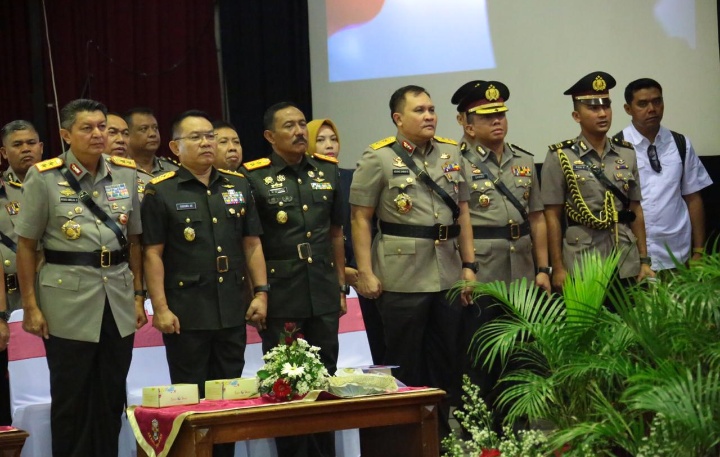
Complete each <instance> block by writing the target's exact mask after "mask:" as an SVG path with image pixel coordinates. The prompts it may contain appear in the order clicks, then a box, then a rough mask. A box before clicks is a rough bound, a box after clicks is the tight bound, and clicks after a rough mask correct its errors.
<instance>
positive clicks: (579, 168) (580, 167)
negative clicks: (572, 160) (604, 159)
mask: <svg viewBox="0 0 720 457" xmlns="http://www.w3.org/2000/svg"><path fill="white" fill-rule="evenodd" d="M587 169H588V167H587V165H573V170H587Z"/></svg>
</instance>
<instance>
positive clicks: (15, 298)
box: [0, 120, 43, 425]
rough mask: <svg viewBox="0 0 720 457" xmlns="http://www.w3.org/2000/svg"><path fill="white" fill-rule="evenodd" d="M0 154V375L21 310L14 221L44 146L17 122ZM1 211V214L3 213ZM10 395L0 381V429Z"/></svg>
mask: <svg viewBox="0 0 720 457" xmlns="http://www.w3.org/2000/svg"><path fill="white" fill-rule="evenodd" d="M0 141H2V147H0V154H2V157H3V159H4V160H6V161H7V163H8V168H7V170H5V172H4V173H3V175H2V180H0V273H2V272H3V271H4V274H3V275H0V282H3V281H4V283H3V284H0V287H4V288H5V293H4V294H1V295H0V373H6V372H7V363H8V359H7V352H6V351H5V348H6V346H7V342H8V339H9V337H10V329H9V328H8V326H7V321H8V319H9V318H10V313H11V312H12V311H14V310H16V309H20V308H21V307H22V303H21V301H20V290H19V289H18V280H17V267H16V264H15V252H16V251H17V235H16V234H15V220H16V219H17V216H18V214H20V206H21V204H22V182H23V180H25V174H26V173H27V171H28V170H29V169H30V167H32V166H33V165H35V164H36V163H37V162H39V161H40V158H41V157H42V150H43V144H42V143H41V142H40V138H39V137H38V133H37V130H35V127H34V126H33V125H32V124H31V123H29V122H28V121H23V120H17V121H12V122H10V123H9V124H7V125H5V126H4V127H3V128H2V130H0ZM3 209H4V210H3ZM11 422H12V418H11V417H10V392H9V385H8V379H7V376H3V377H2V378H0V425H10V423H11Z"/></svg>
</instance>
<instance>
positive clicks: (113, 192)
mask: <svg viewBox="0 0 720 457" xmlns="http://www.w3.org/2000/svg"><path fill="white" fill-rule="evenodd" d="M105 195H107V199H108V200H110V201H113V200H124V199H126V198H130V192H128V188H127V186H125V183H124V182H123V183H120V184H113V185H111V186H105Z"/></svg>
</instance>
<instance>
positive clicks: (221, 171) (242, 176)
mask: <svg viewBox="0 0 720 457" xmlns="http://www.w3.org/2000/svg"><path fill="white" fill-rule="evenodd" d="M218 171H219V172H220V173H224V174H226V175H232V176H237V177H239V178H244V177H245V175H244V174H242V173H238V172H237V171H232V170H225V169H224V168H222V169H221V168H218Z"/></svg>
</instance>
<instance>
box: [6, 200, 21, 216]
mask: <svg viewBox="0 0 720 457" xmlns="http://www.w3.org/2000/svg"><path fill="white" fill-rule="evenodd" d="M5 209H6V210H7V212H8V214H9V215H11V216H15V215H16V214H18V213H19V212H20V203H19V202H10V203H8V204H7V205H5Z"/></svg>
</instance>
